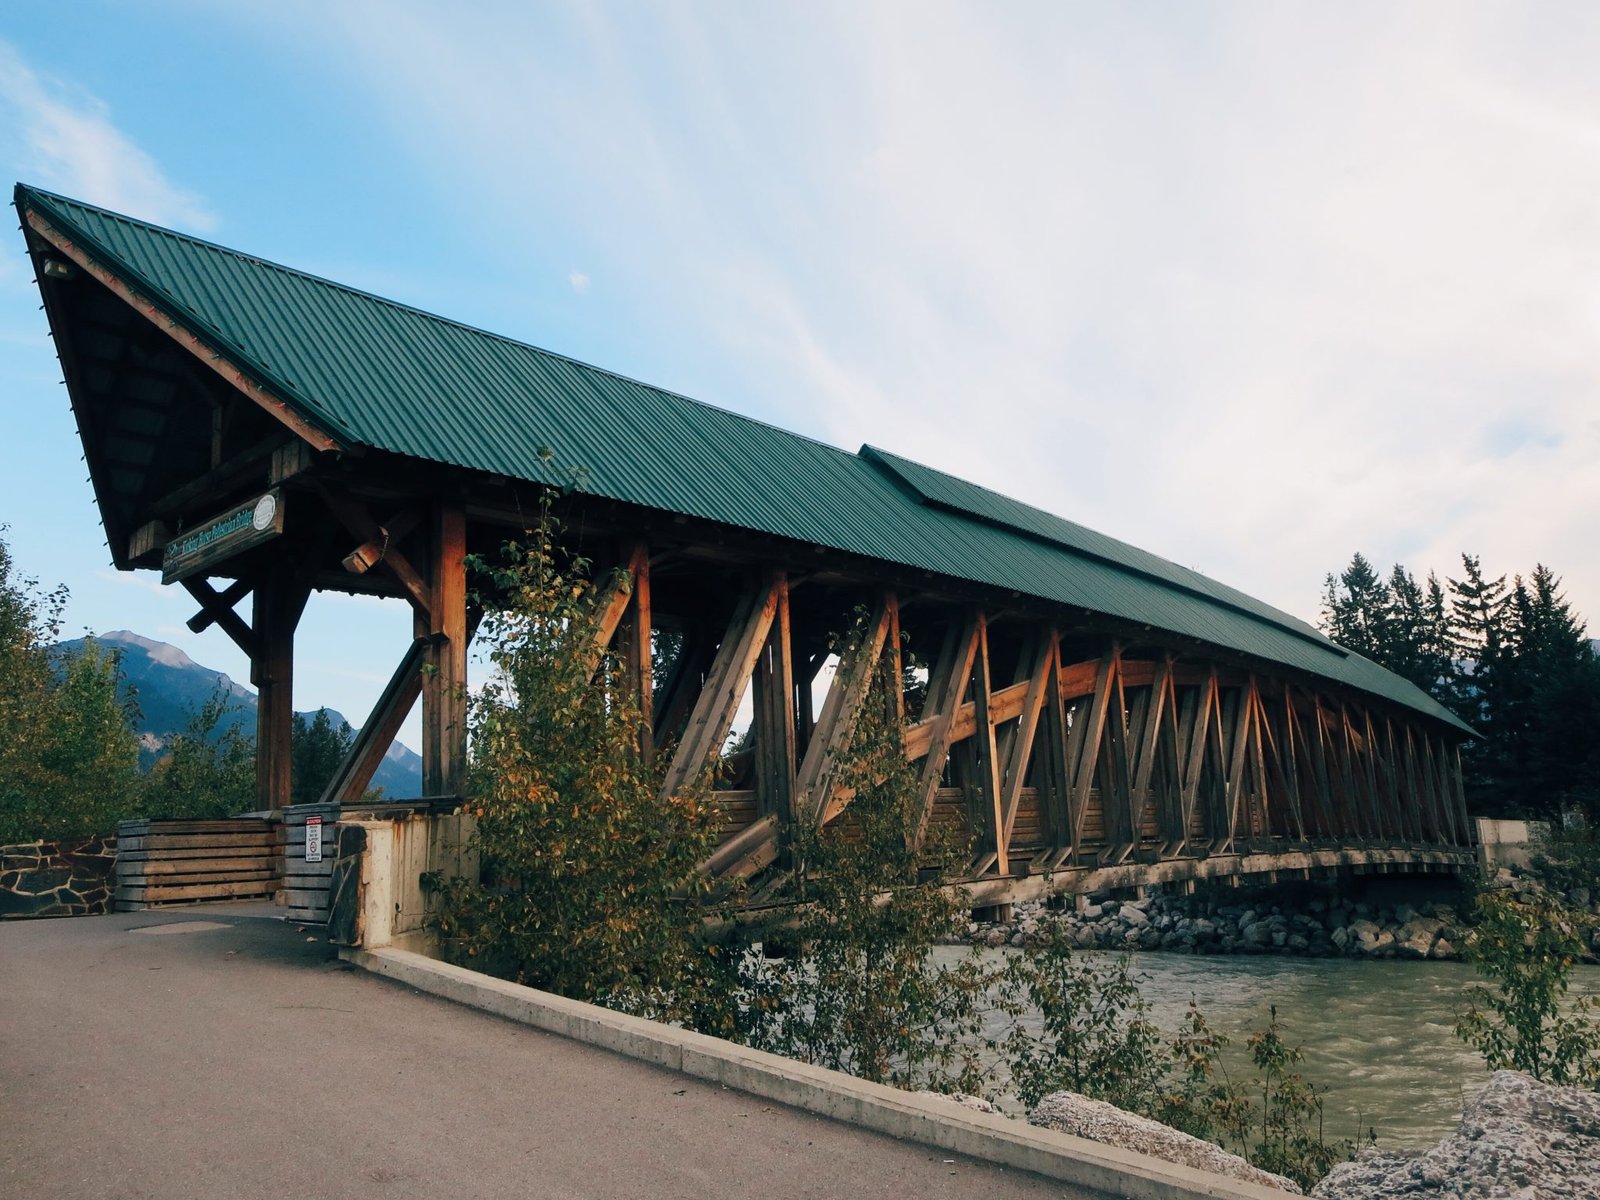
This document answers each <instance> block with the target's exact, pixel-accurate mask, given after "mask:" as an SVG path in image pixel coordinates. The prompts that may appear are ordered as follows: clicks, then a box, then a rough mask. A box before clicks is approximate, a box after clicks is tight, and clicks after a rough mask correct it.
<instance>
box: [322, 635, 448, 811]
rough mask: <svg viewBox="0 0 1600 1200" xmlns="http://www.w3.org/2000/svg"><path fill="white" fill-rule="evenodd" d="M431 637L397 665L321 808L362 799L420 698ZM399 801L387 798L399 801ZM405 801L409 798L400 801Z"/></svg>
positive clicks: (415, 643)
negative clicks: (423, 666) (424, 664)
mask: <svg viewBox="0 0 1600 1200" xmlns="http://www.w3.org/2000/svg"><path fill="white" fill-rule="evenodd" d="M434 636H442V635H430V636H429V637H420V638H417V639H416V640H415V641H413V642H412V643H411V646H410V648H409V649H408V650H407V651H406V653H405V655H404V657H402V658H401V660H400V665H399V666H398V667H396V668H395V672H394V674H393V675H392V676H390V678H389V682H388V684H387V686H385V687H384V689H383V694H382V695H380V696H379V697H378V702H377V703H376V704H375V705H373V706H372V713H371V715H369V716H368V717H367V719H366V721H365V722H364V723H363V724H362V726H361V729H360V730H359V731H358V732H357V733H356V736H355V740H354V741H352V742H351V743H350V752H349V753H348V754H346V755H345V757H344V761H343V762H342V763H340V764H339V769H338V770H337V771H335V772H334V775H333V778H332V779H330V780H329V781H328V786H327V787H326V788H324V789H323V792H322V797H321V803H323V804H357V803H360V801H361V797H362V796H364V795H366V792H367V788H368V787H369V786H371V784H372V777H373V775H375V774H376V773H377V770H378V768H379V767H380V766H381V765H382V764H383V757H384V755H385V754H387V753H388V752H389V747H390V746H392V745H393V744H394V739H395V738H396V737H397V736H398V735H399V733H400V727H401V726H402V725H404V724H405V722H406V718H407V717H408V716H410V715H411V710H412V708H413V707H414V706H415V705H416V703H417V697H418V696H419V695H421V694H422V664H423V663H424V662H426V661H427V657H428V650H429V649H430V644H431V641H432V638H433V637H434ZM399 798H402V797H390V799H399ZM403 798H406V799H409V797H403Z"/></svg>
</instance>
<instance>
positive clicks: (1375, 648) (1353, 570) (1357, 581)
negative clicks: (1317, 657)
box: [1322, 553, 1390, 661]
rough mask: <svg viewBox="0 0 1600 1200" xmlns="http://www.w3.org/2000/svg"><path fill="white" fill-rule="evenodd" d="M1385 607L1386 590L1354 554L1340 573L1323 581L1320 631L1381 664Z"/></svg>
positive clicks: (1386, 607) (1386, 605) (1372, 571)
mask: <svg viewBox="0 0 1600 1200" xmlns="http://www.w3.org/2000/svg"><path fill="white" fill-rule="evenodd" d="M1389 607H1390V595H1389V589H1388V587H1387V586H1386V585H1385V584H1384V582H1383V580H1382V579H1380V578H1379V577H1378V573H1377V572H1376V571H1374V570H1373V569H1372V564H1371V563H1370V562H1368V561H1367V559H1366V556H1365V555H1362V554H1360V553H1357V554H1356V555H1355V557H1354V558H1352V559H1351V560H1350V565H1349V566H1348V567H1346V568H1345V569H1344V572H1343V573H1342V574H1340V575H1338V576H1333V575H1329V576H1328V577H1327V579H1326V580H1325V581H1324V591H1323V596H1322V628H1323V631H1324V632H1326V633H1327V635H1328V636H1329V637H1330V638H1332V639H1333V640H1334V641H1336V642H1338V643H1339V644H1340V645H1341V646H1343V647H1344V648H1345V649H1347V650H1354V651H1355V652H1356V653H1357V654H1362V655H1365V656H1366V657H1367V658H1370V659H1373V660H1374V661H1382V658H1383V651H1384V643H1385V639H1386V637H1387V636H1388V635H1387V633H1386V629H1385V626H1386V624H1387V622H1388V616H1389Z"/></svg>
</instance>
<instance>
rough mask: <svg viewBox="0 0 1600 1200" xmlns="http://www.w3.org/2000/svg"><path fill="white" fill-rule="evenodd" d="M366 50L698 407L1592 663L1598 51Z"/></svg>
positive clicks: (1166, 30)
mask: <svg viewBox="0 0 1600 1200" xmlns="http://www.w3.org/2000/svg"><path fill="white" fill-rule="evenodd" d="M340 11H341V12H342V13H343V18H342V20H343V23H342V24H341V25H339V26H337V27H336V28H335V31H334V32H333V33H332V34H330V35H329V36H334V37H339V38H343V39H345V41H346V44H345V45H344V46H343V50H344V53H345V55H346V59H345V60H344V61H348V62H349V64H350V66H351V68H352V70H353V71H356V72H359V73H360V74H361V75H362V77H364V78H365V79H366V80H367V82H368V85H369V86H370V87H371V89H372V90H373V91H374V93H376V94H378V95H379V96H380V97H382V99H383V100H384V102H385V104H386V105H387V107H388V109H389V112H390V114H391V116H392V123H393V126H394V129H395V130H396V131H398V132H399V133H400V134H401V135H402V136H405V137H409V138H410V139H412V144H413V145H414V146H415V148H416V153H417V154H418V156H419V158H421V157H423V156H427V159H428V161H429V163H430V165H431V167H432V169H434V170H437V171H448V172H451V173H457V174H462V175H463V176H465V177H470V178H473V179H475V180H480V181H482V189H481V193H480V199H481V201H482V206H481V207H480V208H479V210H478V213H477V219H478V220H481V221H486V222H490V223H492V226H493V228H494V229H495V231H496V233H497V234H501V233H503V234H505V235H506V236H505V237H504V239H497V243H496V244H497V246H498V247H500V248H501V250H502V251H503V252H512V253H515V252H518V248H519V247H520V252H521V253H522V254H524V255H526V256H527V257H528V258H529V259H530V260H533V259H536V258H538V256H539V255H541V254H542V253H547V252H548V246H547V245H546V243H549V242H551V241H555V242H557V243H558V244H559V241H560V239H561V237H563V236H565V237H569V238H579V237H581V238H586V239H587V241H586V244H585V246H584V251H585V254H586V255H587V254H589V253H591V252H592V253H594V254H597V255H598V254H602V253H604V254H609V256H610V261H609V262H608V263H602V262H601V260H600V259H599V258H587V259H586V261H588V262H589V263H590V269H591V270H599V269H601V267H602V266H606V267H608V268H610V269H609V270H608V273H607V275H606V278H607V280H608V288H607V290H608V291H611V290H613V288H616V289H622V288H627V289H629V290H631V291H632V292H633V293H634V294H635V295H636V297H637V298H638V303H639V306H640V312H641V314H642V316H643V318H644V319H648V320H651V321H653V322H655V323H656V326H657V329H658V331H659V332H658V335H657V336H658V339H659V340H660V341H662V342H666V341H671V340H673V338H672V337H671V336H669V332H670V334H672V335H679V336H677V339H676V340H677V341H678V342H679V343H681V342H682V340H683V339H682V337H681V334H682V333H683V331H684V330H685V329H689V330H692V331H693V332H694V334H695V336H696V337H697V338H698V339H699V344H698V346H697V349H696V351H695V353H697V354H699V355H700V356H701V357H702V358H703V359H705V360H723V361H725V362H726V363H727V364H728V366H727V369H725V370H724V371H722V372H720V373H719V374H720V377H721V378H722V379H725V380H726V379H738V380H743V381H747V383H748V392H747V393H746V394H744V395H723V396H720V397H718V396H708V397H707V398H709V399H720V400H722V401H724V402H729V401H731V402H733V403H734V404H735V406H736V407H740V408H742V409H745V410H746V411H757V412H760V413H761V415H766V416H774V417H776V418H777V419H779V420H781V421H783V422H784V423H786V424H789V425H791V426H792V427H796V428H799V429H802V430H804V431H806V432H811V433H817V434H820V435H822V436H825V437H828V438H830V439H832V440H835V441H838V442H840V443H842V444H845V445H847V446H852V447H853V446H854V445H855V444H856V443H858V442H861V441H873V442H877V443H880V444H883V445H886V446H888V447H891V448H895V449H899V450H901V451H902V452H904V453H907V454H909V455H911V456H913V457H917V458H921V459H923V460H924V461H927V462H929V463H931V464H933V465H936V466H940V467H943V468H946V469H949V470H953V471H956V472H958V473H961V474H964V475H967V476H968V477H971V478H974V479H976V480H978V481H980V482H983V483H986V484H989V485H991V486H994V487H997V488H999V489H1001V490H1003V491H1006V492H1008V493H1011V494H1014V495H1017V496H1019V497H1021V498H1023V499H1027V500H1030V501H1032V502H1034V503H1038V504H1040V505H1042V506H1044V507H1047V508H1050V509H1053V510H1055V511H1058V512H1060V513H1062V514H1063V515H1066V516H1069V517H1072V518H1074V519H1077V520H1081V521H1083V522H1085V523H1086V524H1089V525H1092V526H1095V527H1097V528H1101V529H1104V530H1105V531H1106V532H1109V533H1113V534H1116V535H1118V536H1121V537H1125V538H1127V539H1128V540H1131V541H1134V542H1136V543H1138V544H1141V545H1144V546H1146V547H1148V548H1149V549H1152V550H1155V551H1157V552H1160V553H1164V554H1167V555H1169V556H1170V557H1173V558H1175V559H1177V560H1179V561H1181V562H1185V563H1192V562H1201V563H1204V564H1205V565H1206V567H1207V568H1208V569H1209V570H1210V571H1211V572H1212V573H1214V574H1215V575H1217V576H1218V577H1219V578H1222V579H1224V580H1226V581H1228V582H1230V583H1234V584H1236V585H1238V586H1241V587H1243V588H1245V589H1246V590H1249V591H1252V592H1255V593H1256V594H1259V595H1261V596H1263V597H1264V598H1266V599H1268V600H1271V601H1273V602H1275V603H1278V604H1280V605H1282V606H1284V607H1287V608H1289V609H1291V610H1293V611H1296V612H1299V613H1301V614H1302V615H1314V614H1313V609H1314V606H1315V603H1316V596H1317V592H1318V590H1319V584H1320V579H1321V576H1322V575H1323V573H1324V572H1326V571H1329V570H1332V569H1336V568H1338V567H1339V566H1341V565H1342V564H1343V562H1344V561H1346V560H1347V559H1348V557H1349V555H1350V553H1351V552H1352V551H1354V550H1356V549H1358V548H1359V549H1363V550H1365V551H1366V552H1367V553H1369V554H1370V555H1371V556H1373V557H1375V558H1376V559H1377V560H1379V561H1380V562H1383V563H1386V562H1389V561H1393V560H1394V559H1397V558H1398V559H1403V560H1405V561H1407V562H1408V563H1410V564H1411V565H1412V566H1413V567H1415V568H1418V569H1421V570H1426V569H1427V568H1429V567H1435V568H1438V569H1440V570H1441V571H1449V570H1451V569H1453V568H1454V566H1455V565H1456V558H1455V556H1456V554H1457V552H1458V551H1460V550H1472V551H1476V552H1478V553H1480V554H1482V555H1483V557H1484V559H1485V564H1486V566H1488V567H1490V568H1491V569H1493V570H1496V571H1498V570H1518V569H1528V568H1530V567H1531V566H1532V564H1533V563H1534V562H1535V561H1536V560H1544V561H1546V562H1548V563H1550V564H1551V565H1553V566H1555V567H1556V568H1557V569H1558V570H1560V571H1562V572H1564V573H1565V575H1566V579H1567V583H1568V587H1569V591H1570V593H1571V595H1572V598H1573V599H1574V600H1575V601H1576V602H1577V603H1578V605H1579V607H1580V609H1582V610H1583V611H1585V612H1586V613H1587V614H1588V615H1589V616H1590V617H1591V619H1593V620H1594V621H1596V622H1597V623H1600V558H1596V556H1594V555H1593V554H1592V553H1591V552H1590V549H1589V547H1590V546H1591V544H1592V532H1591V527H1592V526H1593V524H1594V522H1595V519H1596V517H1597V516H1600V470H1597V469H1596V467H1597V465H1600V417H1597V416H1596V413H1597V411H1600V408H1597V405H1596V394H1597V391H1600V337H1597V334H1600V215H1597V214H1600V210H1597V209H1596V208H1595V206H1594V203H1593V198H1594V197H1595V196H1596V195H1600V77H1597V76H1595V74H1594V72H1593V71H1592V69H1591V66H1592V63H1593V62H1594V61H1595V59H1596V57H1597V56H1600V10H1597V11H1594V12H1591V11H1589V10H1586V9H1582V8H1577V9H1565V10H1562V9H1557V8H1522V7H1509V8H1463V7H1461V6H1458V5H1452V4H1440V5H1429V4H1421V5H1409V6H1400V7H1396V6H1392V5H1388V4H1352V5H1345V6H1340V7H1339V8H1338V9H1336V10H1335V9H1327V8H1323V7H1317V6H1302V5H1274V6H1242V7H1227V6H1222V7H1202V8H1185V7H1165V6H1134V7H1123V8H1106V7H1104V6H1100V5H1094V4H1076V5H1063V4H1054V3H1052V4H1039V5H1034V6H1026V5H1014V6H1009V7H1006V8H996V7H995V6H992V5H970V6H966V5H937V6H934V5H917V6H915V7H909V6H906V5H900V4H877V5H857V4H835V5H815V6H806V7H805V8H804V9H784V8H781V7H772V6H765V7H756V8H749V7H743V6H727V7H720V8H717V9H715V10H714V11H708V10H706V9H703V8H695V7H688V8H673V9H663V10H652V11H650V12H649V13H648V14H642V13H641V12H640V11H639V10H637V9H636V8H634V7H632V6H628V7H619V8H615V9H606V8H603V7H585V8H583V9H581V10H572V11H567V12H565V13H563V14H561V15H552V14H551V11H550V10H540V11H538V12H530V11H528V10H525V9H523V8H522V7H521V6H516V5H510V4H507V5H504V6H502V7H500V8H497V9H496V8H492V7H491V8H490V9H489V10H487V11H485V10H479V12H478V15H477V17H476V21H477V23H476V24H475V23H473V22H462V21H459V20H458V19H457V18H456V16H455V14H453V13H447V12H444V11H443V10H440V9H436V8H433V7H431V6H428V5H425V4H417V3H413V4H385V5H383V6H382V13H383V19H382V20H381V21H380V20H373V19H371V18H372V17H373V14H374V13H375V12H377V11H378V10H376V9H369V10H363V9H362V7H361V6H360V5H351V6H346V7H344V8H343V9H341V10H340ZM283 19H284V20H294V19H295V18H293V17H292V16H289V17H284V18H283ZM491 26H492V28H493V29H494V31H495V36H494V37H492V38H488V37H485V29H486V28H488V27H491ZM507 146H516V147H518V148H519V153H518V154H516V155H507V154H506V153H505V148H506V147H507ZM534 206H538V208H539V211H540V212H541V214H542V219H541V221H540V222H538V223H536V224H535V223H530V222H529V221H528V219H527V216H526V214H527V212H528V211H529V210H530V208H532V207H534ZM551 214H553V215H551ZM553 230H558V231H559V232H556V231H553ZM624 276H625V277H626V278H624ZM638 332H639V336H638V337H636V338H635V339H634V340H633V343H630V345H631V344H639V343H642V342H643V341H645V340H646V339H645V336H644V334H645V332H646V331H643V330H640V331H638ZM558 348H559V347H558ZM663 382H667V383H675V382H676V381H674V380H672V379H666V380H663Z"/></svg>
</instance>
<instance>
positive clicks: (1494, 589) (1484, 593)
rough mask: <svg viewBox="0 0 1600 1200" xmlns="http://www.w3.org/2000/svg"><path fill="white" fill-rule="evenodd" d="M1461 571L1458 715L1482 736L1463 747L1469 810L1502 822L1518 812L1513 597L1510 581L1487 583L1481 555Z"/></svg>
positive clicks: (1455, 605) (1455, 588)
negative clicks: (1510, 628) (1511, 699)
mask: <svg viewBox="0 0 1600 1200" xmlns="http://www.w3.org/2000/svg"><path fill="white" fill-rule="evenodd" d="M1461 567H1462V574H1463V576H1464V577H1463V578H1461V579H1453V578H1452V579H1450V581H1449V583H1450V612H1451V616H1452V617H1453V618H1454V623H1455V640H1454V645H1455V654H1456V658H1457V661H1458V662H1459V663H1460V664H1461V672H1460V702H1459V703H1460V707H1459V708H1458V709H1457V711H1458V712H1459V713H1460V714H1461V717H1462V719H1463V720H1464V721H1466V722H1467V724H1469V725H1471V726H1472V727H1473V728H1474V729H1475V730H1477V732H1478V735H1479V736H1478V738H1477V739H1476V740H1470V739H1469V740H1468V741H1467V742H1466V743H1464V744H1463V745H1462V747H1461V758H1462V770H1463V773H1464V776H1465V779H1464V783H1465V786H1466V792H1467V806H1468V808H1469V809H1470V810H1471V811H1473V812H1478V813H1485V814H1488V815H1492V816H1502V815H1507V814H1508V813H1511V812H1515V811H1517V808H1516V806H1515V803H1514V801H1513V800H1512V798H1511V794H1510V793H1509V792H1508V790H1507V784H1508V781H1509V779H1510V776H1511V767H1510V765H1509V763H1508V761H1507V760H1508V756H1509V752H1510V741H1509V732H1510V731H1509V730H1508V729H1507V728H1506V720H1507V713H1506V698H1507V690H1508V685H1509V682H1510V680H1509V678H1508V674H1509V671H1510V665H1509V663H1508V661H1507V653H1506V640H1507V629H1506V623H1507V621H1508V619H1509V614H1510V607H1511V596H1510V594H1509V593H1508V592H1507V590H1506V577H1505V576H1504V575H1501V576H1498V577H1497V578H1494V579H1489V578H1487V577H1486V576H1485V575H1484V573H1483V567H1482V564H1481V563H1480V561H1479V559H1478V557H1477V556H1476V555H1472V554H1462V556H1461Z"/></svg>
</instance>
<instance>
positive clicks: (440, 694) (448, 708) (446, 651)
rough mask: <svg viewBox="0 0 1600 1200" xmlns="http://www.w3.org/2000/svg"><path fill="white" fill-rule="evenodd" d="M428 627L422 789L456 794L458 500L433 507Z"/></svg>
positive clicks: (463, 586)
mask: <svg viewBox="0 0 1600 1200" xmlns="http://www.w3.org/2000/svg"><path fill="white" fill-rule="evenodd" d="M432 533H433V536H432V539H431V540H432V551H433V552H432V554H431V555H430V560H431V561H430V562H429V564H428V595H429V605H428V610H429V611H428V629H427V632H428V633H429V634H430V635H437V636H435V637H434V640H433V642H432V643H431V644H430V646H429V648H428V653H427V665H428V667H430V668H431V670H425V672H424V675H423V684H422V790H423V792H424V793H426V794H427V795H429V796H455V795H459V794H460V792H461V788H462V787H463V785H464V783H465V771H466V765H467V567H466V555H467V516H466V510H465V508H463V507H462V505H461V504H460V503H459V502H458V501H441V502H440V503H439V504H438V505H437V506H436V507H435V509H434V514H433V530H432Z"/></svg>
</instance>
